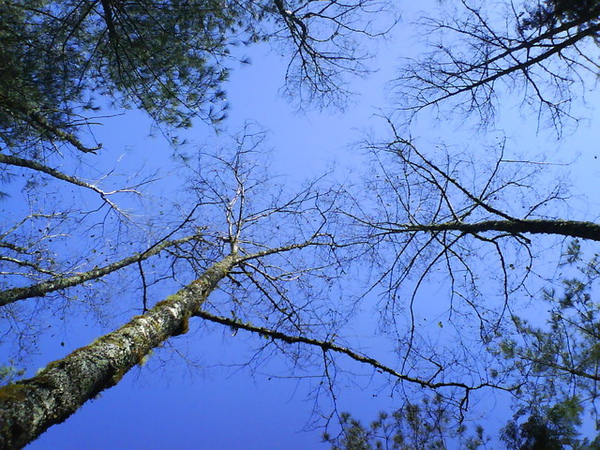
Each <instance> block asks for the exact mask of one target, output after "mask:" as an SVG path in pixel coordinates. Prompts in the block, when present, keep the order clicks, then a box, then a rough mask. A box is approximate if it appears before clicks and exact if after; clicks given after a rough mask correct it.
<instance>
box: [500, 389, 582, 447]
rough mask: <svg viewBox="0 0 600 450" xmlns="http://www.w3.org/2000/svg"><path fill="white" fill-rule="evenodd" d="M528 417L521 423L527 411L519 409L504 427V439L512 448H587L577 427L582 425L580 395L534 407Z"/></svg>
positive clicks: (502, 436)
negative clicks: (543, 406)
mask: <svg viewBox="0 0 600 450" xmlns="http://www.w3.org/2000/svg"><path fill="white" fill-rule="evenodd" d="M528 409H532V411H530V416H529V418H528V419H527V420H525V421H524V422H522V423H520V424H519V418H520V417H521V416H522V415H523V414H525V413H526V410H521V411H519V412H518V413H517V414H516V415H515V418H514V419H513V420H511V421H510V422H509V423H508V424H507V425H506V426H505V427H504V428H503V430H502V435H501V438H502V440H503V441H504V443H505V444H506V446H507V448H508V449H509V450H561V449H563V448H566V446H570V447H571V448H584V447H581V445H587V442H584V443H581V442H580V441H579V439H578V438H577V437H578V432H577V427H578V426H579V425H581V417H580V416H581V412H582V407H581V403H580V401H579V399H578V398H575V397H573V398H570V399H566V400H565V401H564V402H562V403H558V404H556V405H554V406H552V407H547V408H538V407H532V408H528Z"/></svg>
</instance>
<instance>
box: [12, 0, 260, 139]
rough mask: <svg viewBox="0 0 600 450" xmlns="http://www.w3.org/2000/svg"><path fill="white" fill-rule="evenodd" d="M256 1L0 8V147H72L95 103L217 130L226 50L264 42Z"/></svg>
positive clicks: (132, 0) (29, 1)
mask: <svg viewBox="0 0 600 450" xmlns="http://www.w3.org/2000/svg"><path fill="white" fill-rule="evenodd" d="M268 12H269V8H267V7H266V6H265V4H264V3H261V2H255V1H243V0H240V1H234V0H231V1H226V2H222V1H220V0H202V1H200V0H192V1H188V0H186V1H183V0H165V1H155V2H154V1H153V2H146V1H142V0H129V1H115V0H102V1H100V0H96V1H90V2H80V1H76V0H67V1H63V2H54V1H43V0H24V1H19V2H2V3H0V133H1V134H0V138H1V139H2V140H3V141H4V142H5V143H6V144H7V145H8V146H11V147H12V148H14V146H16V145H17V144H19V145H22V146H23V144H24V139H25V138H26V137H29V138H32V137H38V136H42V137H43V139H45V140H53V139H60V140H63V141H64V140H66V141H69V142H71V143H74V142H76V138H75V135H76V134H77V131H78V129H79V128H80V127H81V125H82V117H84V115H85V114H86V110H87V111H89V110H90V109H96V108H97V107H98V106H99V103H98V101H97V99H96V98H95V95H96V94H101V95H106V96H107V98H108V99H110V100H111V101H113V102H116V103H117V104H118V105H119V106H125V107H139V108H142V109H143V110H145V111H146V112H147V113H149V114H150V115H151V116H152V117H153V118H154V119H155V120H156V121H157V122H160V123H163V124H167V125H169V126H172V127H187V126H189V125H190V121H191V119H192V117H201V118H203V119H205V120H210V121H219V120H221V119H222V118H223V117H224V110H225V108H226V101H225V95H224V92H223V90H222V84H223V82H224V81H225V80H226V79H227V76H228V70H227V67H226V65H225V62H226V61H227V59H228V57H229V47H230V46H231V45H234V44H236V43H239V42H241V41H242V40H248V41H256V40H260V39H262V38H265V37H266V34H265V33H261V32H260V31H259V30H258V29H257V26H258V24H259V23H260V22H261V21H262V20H263V19H264V18H265V15H266V14H267V13H268Z"/></svg>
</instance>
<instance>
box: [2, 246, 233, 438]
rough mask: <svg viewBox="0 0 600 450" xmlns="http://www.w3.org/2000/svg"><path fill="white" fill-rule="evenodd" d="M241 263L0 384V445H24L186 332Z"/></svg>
mask: <svg viewBox="0 0 600 450" xmlns="http://www.w3.org/2000/svg"><path fill="white" fill-rule="evenodd" d="M237 261H238V257H237V256H236V255H235V254H232V255H229V256H227V257H226V258H224V259H223V260H221V261H220V262H218V263H216V264H214V265H213V266H212V267H210V268H209V269H208V270H207V271H206V272H205V273H204V274H203V275H202V276H201V277H200V278H198V279H197V280H195V281H194V282H192V283H191V284H189V285H188V286H186V287H185V288H183V289H181V290H180V291H179V292H177V293H176V294H175V295H172V296H170V297H168V298H167V299H166V300H164V301H162V302H160V303H158V304H156V306H154V307H153V308H152V309H151V310H150V311H148V312H147V313H145V314H143V315H141V316H137V317H134V318H133V319H132V320H131V321H130V322H129V323H128V324H126V325H124V326H123V327H121V328H120V329H118V330H116V331H114V332H112V333H109V334H107V335H104V336H102V337H100V338H99V339H97V340H96V341H94V342H92V343H91V344H90V345H88V346H86V347H82V348H80V349H78V350H75V351H74V352H73V353H71V354H70V355H68V356H66V357H65V358H63V359H61V360H59V361H55V362H53V363H50V364H49V365H48V366H47V367H46V368H45V369H44V370H42V371H41V372H40V373H39V374H38V375H36V376H35V377H33V378H30V379H28V380H23V381H19V382H16V383H13V384H9V385H8V386H4V387H3V388H0V448H2V449H13V448H21V447H23V446H25V445H26V444H28V443H29V442H31V441H33V440H34V439H36V438H37V437H38V436H39V435H40V434H42V433H43V432H44V431H45V430H47V429H48V428H49V427H50V426H52V425H54V424H57V423H61V422H63V421H64V420H65V419H67V418H68V417H69V416H70V415H71V414H73V413H74V412H75V411H77V409H79V408H80V407H81V406H82V405H83V404H84V403H85V402H86V401H88V400H89V399H91V398H94V397H95V396H97V395H98V394H99V393H100V392H102V391H103V390H104V389H107V388H110V387H112V386H114V385H115V384H117V383H118V382H119V381H120V380H121V378H122V377H123V376H124V375H125V374H126V373H127V372H128V371H129V369H131V368H132V367H134V366H135V365H136V364H138V363H139V362H140V361H141V359H142V358H143V357H144V356H145V355H147V354H148V353H149V352H150V350H152V349H153V348H156V347H157V346H159V345H160V344H161V343H162V342H164V341H165V340H167V339H169V338H170V337H172V336H177V335H179V334H182V333H185V332H186V331H187V326H188V319H189V317H190V316H193V315H194V314H195V313H196V312H198V311H199V308H200V306H201V305H202V303H203V302H204V301H205V300H206V297H207V296H208V295H209V294H210V293H211V292H212V291H213V290H214V289H215V288H216V286H217V284H218V283H219V281H220V280H221V279H223V277H225V276H226V275H227V273H228V272H229V271H230V270H231V268H232V267H233V266H234V265H235V264H236V262H237Z"/></svg>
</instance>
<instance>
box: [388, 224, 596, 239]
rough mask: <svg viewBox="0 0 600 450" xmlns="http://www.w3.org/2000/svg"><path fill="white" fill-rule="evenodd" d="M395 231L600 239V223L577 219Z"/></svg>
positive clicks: (437, 226)
mask: <svg viewBox="0 0 600 450" xmlns="http://www.w3.org/2000/svg"><path fill="white" fill-rule="evenodd" d="M390 231H393V232H395V233H405V232H408V231H429V232H435V231H462V232H463V233H467V234H473V233H483V232H486V231H502V232H506V233H509V234H521V233H526V234H556V235H562V236H569V237H578V238H582V239H589V240H592V241H600V225H599V224H596V223H593V222H579V221H575V220H488V221H483V222H476V223H464V222H447V223H440V224H433V225H407V226H402V225H400V226H399V227H398V228H397V229H394V228H390Z"/></svg>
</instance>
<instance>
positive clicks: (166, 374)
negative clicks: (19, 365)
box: [28, 6, 600, 450]
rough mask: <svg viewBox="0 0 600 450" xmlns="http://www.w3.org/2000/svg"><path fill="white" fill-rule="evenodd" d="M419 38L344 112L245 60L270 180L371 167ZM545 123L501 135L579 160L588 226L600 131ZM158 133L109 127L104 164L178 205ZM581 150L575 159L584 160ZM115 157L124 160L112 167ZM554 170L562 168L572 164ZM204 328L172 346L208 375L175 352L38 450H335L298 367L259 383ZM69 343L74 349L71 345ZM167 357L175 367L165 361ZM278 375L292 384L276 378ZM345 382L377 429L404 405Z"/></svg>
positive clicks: (246, 105)
mask: <svg viewBox="0 0 600 450" xmlns="http://www.w3.org/2000/svg"><path fill="white" fill-rule="evenodd" d="M402 8H409V6H402ZM403 15H404V17H405V20H407V21H410V20H411V12H410V11H405V12H404V14H403ZM410 30H411V29H410V27H403V26H401V27H399V29H398V30H397V31H396V32H395V34H394V35H393V36H392V37H391V38H390V39H389V40H388V42H387V43H382V44H380V46H379V48H378V52H379V53H378V55H379V57H378V58H377V59H375V60H374V61H373V62H372V67H373V68H376V69H378V70H379V72H377V73H375V74H373V75H372V76H370V77H368V78H367V79H365V80H355V81H354V82H353V84H352V90H354V91H356V92H357V93H358V94H359V96H358V97H357V98H356V99H355V100H354V102H352V103H350V105H349V106H348V108H347V109H346V110H345V111H337V110H330V109H328V110H324V111H315V110H308V111H305V112H298V111H297V110H296V109H295V107H294V105H292V104H290V103H289V102H288V101H287V100H286V99H285V98H283V97H282V96H281V94H280V88H281V86H282V80H283V73H284V70H285V61H284V59H283V58H282V57H281V56H280V55H278V54H277V52H275V51H272V50H269V49H268V48H267V47H266V46H258V47H251V48H248V49H246V50H245V53H247V54H249V55H250V56H251V58H252V61H253V64H252V65H250V66H240V67H238V68H234V71H233V73H232V77H231V81H230V83H229V85H228V87H227V91H228V100H229V102H230V104H231V111H230V117H229V119H227V122H226V123H225V127H226V128H227V129H228V130H231V131H232V132H235V131H236V130H237V129H239V128H241V126H242V125H243V124H244V123H245V122H246V121H251V122H253V123H256V124H257V125H258V126H260V127H262V128H264V129H265V130H266V131H267V132H268V139H267V144H268V146H270V147H272V148H273V149H274V151H273V153H272V158H271V164H272V167H271V170H272V172H273V173H275V174H281V175H282V176H283V177H284V178H283V179H284V180H285V182H286V184H288V185H292V186H293V185H295V184H297V183H299V182H300V181H302V180H303V179H305V178H310V177H315V176H319V175H320V174H321V173H323V172H324V171H326V170H329V169H330V168H332V167H335V168H336V170H337V171H338V172H336V173H337V174H338V175H336V177H337V178H338V179H342V180H343V179H346V177H347V173H348V172H349V171H350V172H353V171H354V172H356V171H357V167H359V168H362V167H364V165H365V164H366V157H365V156H364V154H363V152H362V151H361V150H360V149H359V148H357V147H356V145H354V143H355V142H357V141H359V140H360V139H361V138H362V137H363V136H364V134H365V133H367V132H373V133H376V134H377V133H383V129H384V123H383V121H382V120H381V119H380V118H377V114H378V113H379V112H380V110H379V108H384V109H385V108H388V107H389V106H391V104H393V97H392V96H391V95H390V90H389V89H390V87H389V86H388V85H386V81H387V80H389V78H390V77H391V76H393V73H394V71H395V70H396V68H397V67H398V66H399V62H398V59H397V57H398V56H400V54H402V56H407V54H406V51H408V50H411V51H414V49H415V47H414V46H413V45H412V44H406V42H407V36H406V34H410ZM590 95H592V94H590ZM590 99H591V97H590ZM589 103H590V104H594V102H592V101H590V102H589ZM596 104H597V102H596ZM535 122H536V120H535V117H533V116H531V115H527V113H515V109H513V108H511V109H510V110H509V111H507V112H506V113H504V115H503V116H502V117H501V127H502V131H498V133H497V136H498V137H500V138H504V137H506V139H507V143H508V146H510V148H511V152H512V151H513V150H512V149H514V154H515V155H518V154H520V153H522V154H526V155H531V154H532V152H533V153H534V154H536V153H538V152H539V153H540V154H544V155H545V157H546V158H547V159H548V160H550V161H551V162H557V163H565V162H572V161H573V160H576V159H577V158H578V159H577V160H576V163H575V165H573V166H571V167H570V168H569V169H567V170H568V171H569V172H572V173H574V174H576V175H575V176H574V177H572V181H573V183H574V185H573V190H574V191H575V192H578V191H580V192H582V193H585V194H586V195H587V198H586V199H585V200H580V199H575V200H573V203H572V204H571V205H569V206H570V208H571V210H572V211H573V213H574V217H575V218H579V215H581V218H586V219H588V220H591V219H596V218H597V217H598V213H597V212H596V211H597V202H596V205H595V206H594V205H593V204H592V203H590V202H589V199H590V198H592V199H593V198H596V199H597V198H600V197H599V194H600V192H599V190H600V188H599V187H598V183H597V176H598V164H599V162H598V160H597V159H595V156H596V155H597V154H598V152H597V148H596V147H597V146H596V145H595V144H594V143H595V142H598V138H599V137H600V136H598V133H600V130H598V129H597V128H594V127H592V126H590V125H588V124H585V123H584V124H583V125H582V126H581V127H580V130H578V133H577V134H574V135H573V136H566V137H565V138H564V139H563V140H562V141H561V142H558V141H557V140H556V137H555V136H553V135H552V133H551V132H549V133H547V132H545V131H543V132H541V133H538V134H536V133H535V128H536V125H535ZM150 127H151V124H150V122H149V121H148V120H147V119H146V118H145V117H143V115H141V114H139V113H135V112H129V113H126V114H125V115H124V116H122V117H121V116H119V117H115V118H112V119H108V120H107V121H106V124H105V125H103V126H102V127H100V128H98V130H96V131H94V132H95V134H96V136H97V138H98V140H99V141H100V142H103V143H104V145H105V150H104V152H105V155H106V157H105V156H103V158H105V159H103V160H102V162H100V163H99V170H100V171H104V170H109V169H110V168H112V167H113V165H114V166H115V167H116V169H115V172H116V173H123V174H128V173H133V172H135V171H136V170H137V169H139V168H141V167H146V168H152V167H156V166H161V169H162V174H163V175H164V176H165V178H164V179H162V180H161V181H159V182H158V183H157V184H156V186H157V188H156V189H159V190H160V195H167V196H169V195H178V194H177V192H178V190H179V186H180V183H181V180H180V179H178V178H177V174H176V173H175V174H174V170H175V169H173V170H170V167H173V165H172V160H171V159H170V154H171V150H170V149H169V148H168V146H167V144H166V143H165V142H164V140H163V138H162V137H161V136H160V134H159V133H158V134H156V136H155V137H151V136H149V135H148V133H149V130H150ZM370 130H373V131H370ZM411 132H412V133H413V134H414V135H415V136H416V137H418V138H420V139H421V140H422V141H423V142H426V143H429V144H431V145H435V144H436V143H438V142H440V141H441V140H444V141H446V142H449V143H450V144H452V145H455V146H458V145H461V144H460V143H461V142H463V143H464V142H465V141H466V142H468V144H469V145H470V146H476V145H478V144H479V141H477V142H473V141H472V140H471V139H469V138H470V137H471V136H472V133H471V132H470V131H469V130H464V129H463V130H458V131H457V126H456V124H455V123H443V122H439V121H433V120H431V118H430V117H428V118H426V119H424V120H422V121H418V122H417V123H415V126H414V127H413V129H412V130H411ZM185 137H186V138H187V139H188V140H189V144H188V145H187V146H186V151H188V152H190V153H193V151H194V145H195V144H202V145H204V146H206V147H205V148H210V146H211V145H216V144H217V143H218V142H220V140H221V138H222V135H219V136H215V135H214V134H213V133H212V131H211V130H210V129H209V128H208V127H206V126H205V125H203V124H198V125H197V126H196V127H194V128H193V129H192V130H191V131H190V132H189V133H187V134H186V135H185ZM478 139H479V138H478ZM492 139H493V138H492ZM461 140H462V141H461ZM573 148H575V149H577V150H576V152H572V150H571V149H573ZM599 156H600V155H599ZM119 158H120V159H119ZM116 159H119V163H118V164H113V161H115V160H116ZM108 161H109V162H108ZM556 168H557V170H559V171H561V170H563V169H562V166H556ZM156 195H159V194H158V193H157V194H156ZM548 270H553V269H552V268H549V269H548ZM428 293H429V294H430V295H431V296H432V297H433V298H439V295H438V290H437V289H436V287H431V289H427V290H426V291H425V294H428ZM166 294H168V292H166ZM442 308H443V307H442ZM363 313H364V314H367V315H368V316H369V317H368V318H367V319H366V320H364V322H365V323H366V324H367V325H364V324H360V321H357V324H356V325H355V326H354V328H353V330H354V331H355V332H356V336H354V337H353V339H355V341H356V342H357V345H358V346H359V347H360V348H361V349H362V350H364V351H368V350H369V348H376V346H377V341H374V340H373V339H372V338H371V337H370V336H369V335H368V334H367V330H368V329H370V328H369V326H372V325H374V324H373V315H374V313H375V311H374V308H373V307H372V306H371V307H365V308H364V310H363ZM119 323H120V322H117V321H115V322H109V323H108V324H107V325H106V326H105V327H104V328H103V327H100V328H98V327H89V326H87V325H86V323H85V322H83V321H82V322H78V321H74V322H73V321H72V322H70V323H69V325H68V328H63V329H62V330H60V331H58V332H56V333H53V334H50V335H47V336H45V337H44V339H43V340H41V341H40V342H38V348H39V354H38V355H32V356H31V361H30V363H31V366H32V371H34V370H35V369H33V367H36V366H37V367H42V366H43V365H45V364H46V363H47V362H48V361H51V360H53V359H56V358H60V357H61V356H63V355H65V354H66V352H68V351H71V350H73V349H76V348H78V347H79V346H81V345H85V344H86V343H88V342H89V341H91V340H92V339H94V338H95V337H97V336H98V335H99V334H101V333H105V332H108V331H110V330H111V329H112V327H113V326H114V325H118V324H119ZM195 328H201V329H202V330H201V331H200V332H196V333H190V334H189V335H187V336H183V337H179V338H175V339H173V340H172V342H171V343H170V344H172V345H173V347H174V348H176V349H178V350H180V351H182V352H183V353H186V354H189V355H190V358H191V359H192V360H193V361H194V362H195V363H198V364H199V366H200V367H192V366H190V364H188V362H186V361H185V360H183V359H181V358H180V357H178V356H176V355H173V354H172V351H171V350H170V349H169V348H167V349H164V350H159V351H158V352H157V355H156V357H152V358H151V359H150V361H149V363H148V364H147V365H146V366H144V367H143V368H141V369H137V368H136V369H134V370H132V371H131V372H130V373H129V374H128V375H127V376H126V377H125V378H124V379H123V381H122V382H121V383H119V384H118V385H117V386H115V387H114V388H112V389H110V390H108V391H105V392H104V393H103V394H102V395H101V396H100V397H99V398H98V399H95V400H93V401H91V402H88V403H87V404H86V405H84V406H83V408H81V410H80V411H78V412H77V413H75V414H74V415H73V416H72V417H71V418H70V419H69V420H67V421H66V422H65V423H64V424H61V425H57V426H54V427H52V428H51V429H50V430H48V432H46V433H45V434H44V435H42V436H41V437H40V438H39V439H38V440H37V441H35V442H34V443H32V444H31V445H30V446H29V447H28V448H30V449H76V448H77V449H79V448H86V449H105V448H123V449H130V448H131V449H135V448H149V449H152V448H156V449H159V448H183V449H187V448H198V449H237V448H244V449H266V450H269V449H281V448H286V449H309V448H315V449H316V448H327V447H328V446H327V445H324V444H320V443H319V441H320V434H321V430H318V429H317V430H313V431H306V429H310V428H311V427H312V426H313V420H314V419H315V416H314V415H313V410H314V406H315V400H314V399H313V398H311V389H313V388H314V385H312V384H311V382H310V380H299V379H294V378H288V377H287V374H288V373H289V371H288V370H287V364H288V362H287V361H285V360H284V359H283V358H282V359H281V360H275V361H273V362H272V363H270V364H269V365H268V366H267V367H265V368H264V369H260V370H259V372H257V373H253V371H251V370H250V369H247V368H246V369H237V370H236V369H234V368H232V367H228V365H230V364H234V363H235V362H237V363H239V362H240V361H244V360H247V359H248V358H251V356H252V353H251V351H252V345H254V341H250V340H249V337H248V335H247V334H245V333H244V332H239V333H238V334H237V335H236V336H235V337H233V336H231V333H230V332H229V331H228V330H223V329H222V328H220V327H217V326H212V325H209V326H206V325H205V324H202V323H200V321H196V323H195V324H194V325H193V326H192V330H193V331H195V330H194V329H195ZM63 342H64V343H65V344H66V345H64V346H63V345H61V344H62V343H63ZM390 356H392V355H390ZM163 358H165V359H166V362H163V361H161V359H163ZM263 372H264V373H263ZM278 374H281V375H282V377H281V378H279V377H277V375H278ZM343 383H345V384H343V385H342V386H341V387H340V392H341V393H342V394H343V395H342V396H341V397H340V399H339V400H340V409H341V410H347V411H350V412H353V413H356V414H357V415H359V417H361V418H363V419H364V420H365V421H366V422H368V421H369V420H371V419H372V418H375V416H376V414H377V412H378V411H380V410H382V409H391V408H393V407H394V405H397V403H396V402H397V398H394V397H390V396H389V392H388V391H383V390H381V391H378V390H377V389H374V390H373V391H371V388H373V387H376V386H377V382H374V383H373V384H369V383H368V382H367V381H364V382H363V380H359V381H358V382H357V383H356V384H352V383H349V382H347V381H343ZM366 388H369V389H368V390H367V389H366ZM378 392H381V394H378ZM321 401H324V402H325V403H324V404H323V407H324V408H325V409H326V408H327V407H328V404H327V401H326V400H321ZM498 404H503V400H502V399H498ZM503 419H504V418H503ZM317 423H318V424H322V422H321V423H319V422H318V421H317Z"/></svg>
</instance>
